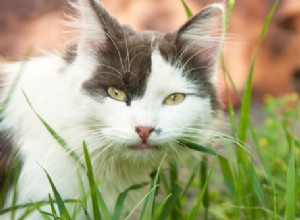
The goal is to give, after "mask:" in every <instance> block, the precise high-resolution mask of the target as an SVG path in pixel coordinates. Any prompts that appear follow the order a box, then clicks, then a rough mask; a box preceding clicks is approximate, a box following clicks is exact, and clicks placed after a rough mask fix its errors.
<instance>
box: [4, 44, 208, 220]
mask: <svg viewBox="0 0 300 220" xmlns="http://www.w3.org/2000/svg"><path fill="white" fill-rule="evenodd" d="M63 66H64V65H63V61H62V60H61V59H60V58H59V57H57V56H51V57H47V58H41V59H36V60H32V61H30V62H28V63H26V65H25V69H24V70H23V72H22V76H21V79H20V81H19V82H18V85H17V88H16V90H15V92H14V95H13V97H12V99H11V101H10V103H9V105H8V107H7V109H6V111H5V113H4V120H3V123H2V124H3V125H2V126H4V127H5V128H8V129H10V130H12V131H13V132H14V134H15V136H14V138H15V140H17V143H18V144H17V148H18V150H19V152H20V154H21V155H22V157H23V158H24V164H23V168H22V172H21V176H20V180H19V183H18V190H19V192H20V195H19V198H18V204H23V203H27V202H29V201H39V200H47V196H48V193H50V192H51V188H50V185H49V183H48V180H47V178H46V175H45V173H44V171H43V170H42V168H41V167H43V168H44V169H46V170H47V172H48V173H49V174H50V176H51V178H52V180H53V181H54V183H55V185H56V187H57V189H58V190H59V192H60V193H61V195H62V196H63V198H78V197H79V196H80V195H79V189H78V185H77V181H76V173H77V171H78V170H79V171H80V169H79V167H78V165H77V164H76V162H74V161H73V159H71V158H70V157H69V156H68V154H67V153H66V152H65V151H64V150H63V149H62V148H61V147H60V146H59V145H58V144H57V142H56V141H55V140H54V139H53V137H52V136H51V135H50V134H49V133H48V131H47V130H46V129H45V127H44V126H43V125H42V123H41V122H40V121H39V119H38V118H37V117H36V115H35V114H34V113H33V111H32V110H31V109H30V107H29V105H28V103H27V102H26V100H25V98H24V95H23V93H22V91H21V90H23V91H24V92H25V93H26V94H27V96H28V98H29V99H30V102H31V103H32V105H33V107H34V109H35V110H36V111H37V112H38V114H40V115H41V116H42V117H43V118H44V119H45V120H46V121H47V122H48V123H49V124H50V125H51V126H52V127H53V128H54V129H55V130H56V131H57V132H58V133H59V134H60V135H61V136H62V137H63V138H64V139H65V140H66V141H67V143H68V144H69V147H71V148H72V149H73V150H75V151H76V152H77V153H78V155H82V151H81V146H82V145H81V144H82V141H83V140H86V141H87V145H88V147H89V150H90V152H91V157H92V159H93V165H94V169H95V174H96V177H97V180H99V182H100V185H99V187H100V191H101V192H102V193H103V196H104V199H105V201H106V203H107V205H108V207H109V209H110V210H112V209H113V207H114V203H115V201H116V198H117V196H118V194H119V193H120V192H122V191H123V190H125V189H126V188H128V187H129V186H131V185H132V184H135V183H141V182H144V181H147V180H148V174H149V173H150V172H151V170H152V168H153V167H154V166H157V164H158V163H159V161H160V160H161V158H162V157H163V155H164V154H165V153H168V154H171V155H170V156H172V151H173V150H174V151H176V149H172V146H171V145H170V144H168V143H172V140H176V139H178V138H187V136H186V135H184V130H186V129H187V128H188V127H194V126H201V125H202V126H206V125H207V123H209V122H210V121H211V110H210V104H209V99H208V98H207V99H202V98H198V97H196V96H187V97H186V99H185V100H184V101H183V102H182V103H180V104H178V105H175V106H165V105H163V104H162V102H163V100H164V98H165V97H167V96H168V95H170V94H171V93H174V92H182V93H194V92H196V91H195V88H194V85H192V84H191V83H189V82H188V80H187V79H186V78H185V77H184V76H183V74H182V72H181V70H180V69H174V67H172V65H171V64H169V63H167V62H166V61H165V60H164V59H163V57H162V56H161V55H160V54H159V52H158V51H156V50H155V51H154V52H153V54H152V68H151V69H152V72H151V73H150V76H149V79H148V82H147V89H146V92H145V95H144V97H143V98H142V99H140V100H133V101H132V104H131V106H130V107H127V106H126V105H125V104H124V103H122V102H119V101H115V100H113V99H111V98H106V99H105V100H104V102H103V103H98V102H96V101H94V100H93V99H92V98H90V97H88V96H86V95H83V94H82V93H81V91H80V87H79V85H80V84H81V83H82V82H83V81H84V79H88V78H89V77H90V73H91V72H92V70H91V69H89V68H88V67H89V66H92V65H91V63H89V62H88V61H86V63H83V61H82V60H80V59H78V60H77V62H75V64H74V65H73V66H71V67H70V68H69V69H66V70H64V69H63ZM15 67H16V66H15ZM15 67H14V68H12V69H13V70H17V69H18V68H15ZM8 74H10V75H14V74H15V73H14V72H9V73H8ZM78 76H81V77H78ZM12 79H13V77H12ZM141 125H143V126H145V125H147V126H153V127H158V128H160V129H161V130H162V133H161V134H160V135H158V134H156V133H153V134H151V136H150V138H149V143H151V144H158V145H161V146H162V147H164V148H163V149H162V150H161V151H157V150H149V151H147V152H139V151H136V152H135V151H134V150H132V149H128V146H130V145H134V144H137V143H139V142H140V139H139V137H138V135H137V133H136V132H135V127H136V126H141ZM199 138H201V137H199ZM164 143H165V144H166V145H165V146H164ZM105 147H109V148H108V149H107V150H105V151H104V153H103V154H99V151H101V149H104V148H105ZM151 151H153V152H151ZM173 154H174V152H173ZM80 172H81V174H82V176H83V179H85V178H84V173H83V172H82V171H80ZM85 183H86V182H85ZM86 189H88V187H87V185H86ZM140 193H141V192H139V191H137V192H133V193H132V194H131V197H129V198H128V203H127V204H128V207H127V208H130V207H131V208H132V207H133V206H134V205H135V204H136V203H137V202H138V201H139V199H140V198H141V194H140ZM9 204H10V199H9V200H8V202H7V203H6V206H9ZM39 218H40V214H38V213H36V214H35V216H32V217H31V219H39Z"/></svg>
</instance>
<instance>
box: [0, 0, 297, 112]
mask: <svg viewBox="0 0 300 220" xmlns="http://www.w3.org/2000/svg"><path fill="white" fill-rule="evenodd" d="M213 1H217V0H186V3H187V5H188V6H189V7H190V8H191V10H192V12H193V13H197V12H198V11H199V10H201V8H202V7H204V6H205V5H207V4H209V3H212V2H213ZM101 3H102V4H103V5H104V6H105V8H106V9H107V10H108V11H109V12H110V13H111V14H112V15H113V16H114V17H116V18H117V19H118V20H119V21H120V22H121V23H123V24H127V25H130V26H131V27H133V29H135V30H149V29H150V30H158V31H162V32H170V31H174V30H176V29H177V28H178V27H179V26H180V25H181V24H183V23H184V22H185V21H186V20H187V16H186V14H185V11H184V8H183V7H182V4H181V1H180V0H172V1H170V0H101ZM273 4H274V0H261V1H252V0H237V1H236V4H235V6H234V9H233V13H232V17H231V22H230V26H229V31H228V32H229V37H228V39H227V40H226V42H225V45H224V56H225V63H226V66H227V69H228V70H229V73H230V74H231V77H232V79H233V81H234V84H235V87H236V90H237V92H238V93H239V94H240V93H241V92H242V90H243V88H244V86H245V82H246V79H247V75H248V70H249V66H250V62H251V59H252V57H253V53H254V50H255V48H256V45H257V42H258V38H259V35H260V33H261V30H262V27H263V24H264V22H265V20H266V17H267V14H268V12H269V11H270V9H271V7H272V5H273ZM66 13H67V14H72V10H71V8H70V6H69V5H68V3H67V1H66V0H0V57H2V58H3V59H5V60H8V61H13V60H18V59H22V58H23V57H24V56H25V54H26V52H27V51H28V49H29V48H33V52H32V55H34V56H35V55H38V54H39V51H44V50H62V49H63V48H64V47H65V46H66V42H68V41H69V40H70V39H72V34H71V33H70V32H68V30H69V27H66V26H64V25H63V23H62V22H61V19H64V18H65V16H66ZM219 83H220V88H221V91H220V96H221V98H222V100H223V102H224V103H225V106H226V103H227V101H228V98H226V92H225V86H224V77H223V73H222V71H221V68H220V70H219ZM287 93H298V94H299V93H300V1H299V0H281V1H280V4H279V6H278V8H277V10H276V13H275V15H274V17H273V19H272V21H271V24H270V26H269V28H268V31H267V33H266V36H265V38H264V40H263V43H262V45H261V48H260V50H259V53H258V56H257V61H256V65H255V71H254V78H253V101H254V102H256V103H261V102H262V101H263V99H264V97H265V95H266V94H268V95H272V96H274V97H281V96H283V95H285V94H287ZM230 94H231V97H232V100H233V102H234V105H235V107H237V108H238V107H239V104H240V101H239V99H238V95H236V93H235V92H234V89H233V88H232V87H230Z"/></svg>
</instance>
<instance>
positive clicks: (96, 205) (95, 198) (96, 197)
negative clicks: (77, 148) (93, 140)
mask: <svg viewBox="0 0 300 220" xmlns="http://www.w3.org/2000/svg"><path fill="white" fill-rule="evenodd" d="M83 152H84V157H85V163H86V167H87V171H86V175H87V177H88V181H89V186H90V190H91V199H92V207H93V214H94V219H99V220H100V219H102V218H101V216H102V217H103V219H111V216H110V214H109V211H108V209H107V207H106V205H105V203H104V200H103V198H102V196H101V194H100V192H98V189H97V185H96V183H95V178H94V173H93V168H92V163H91V158H90V155H89V152H88V149H87V146H86V143H85V142H83ZM100 210H101V214H102V215H101V214H100Z"/></svg>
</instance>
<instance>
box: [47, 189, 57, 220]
mask: <svg viewBox="0 0 300 220" xmlns="http://www.w3.org/2000/svg"><path fill="white" fill-rule="evenodd" d="M48 200H49V204H50V207H51V212H52V215H53V219H54V220H58V217H57V213H56V210H55V207H54V203H53V199H52V197H51V195H50V194H48Z"/></svg>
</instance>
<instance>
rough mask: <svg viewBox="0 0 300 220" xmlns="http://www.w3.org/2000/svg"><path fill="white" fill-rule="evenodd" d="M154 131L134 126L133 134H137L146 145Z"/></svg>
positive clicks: (145, 127) (149, 128) (150, 128)
mask: <svg viewBox="0 0 300 220" xmlns="http://www.w3.org/2000/svg"><path fill="white" fill-rule="evenodd" d="M153 131H154V128H152V127H149V126H136V127H135V132H136V133H138V135H139V136H140V138H141V139H142V141H143V143H147V140H148V138H149V136H150V134H151V133H152V132H153Z"/></svg>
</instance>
